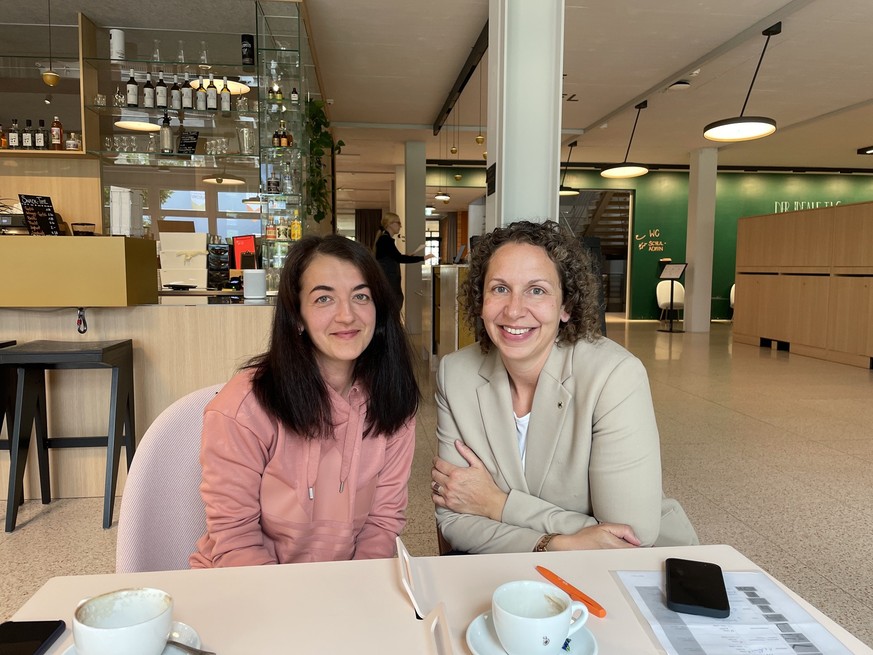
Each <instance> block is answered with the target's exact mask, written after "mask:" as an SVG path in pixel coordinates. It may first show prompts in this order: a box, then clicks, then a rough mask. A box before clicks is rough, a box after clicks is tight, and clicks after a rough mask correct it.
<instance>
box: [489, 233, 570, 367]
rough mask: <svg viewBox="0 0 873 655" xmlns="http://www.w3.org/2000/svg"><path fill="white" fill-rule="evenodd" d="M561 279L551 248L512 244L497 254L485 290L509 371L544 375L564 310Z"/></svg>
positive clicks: (565, 317) (494, 339)
mask: <svg viewBox="0 0 873 655" xmlns="http://www.w3.org/2000/svg"><path fill="white" fill-rule="evenodd" d="M562 303H563V297H562V293H561V280H560V278H559V276H558V269H557V267H556V266H555V264H554V262H553V261H552V260H551V259H549V256H548V255H547V254H546V251H545V249H543V248H541V247H540V246H534V245H530V244H527V243H507V244H505V245H503V246H500V247H499V248H498V249H497V250H496V251H495V252H494V254H493V255H492V256H491V261H490V262H489V263H488V270H487V271H486V273H485V283H484V287H483V290H482V321H483V323H484V324H485V330H486V331H487V332H488V336H489V337H490V338H491V341H492V342H493V343H494V345H495V346H496V347H497V350H498V351H499V352H500V357H501V358H502V359H503V363H504V365H505V366H506V367H507V370H509V371H510V373H512V370H518V371H522V370H523V371H527V372H534V373H536V374H539V371H540V370H542V367H543V365H544V364H545V362H546V359H548V356H549V352H550V351H551V349H552V345H553V344H554V343H555V338H556V337H557V336H558V327H559V326H560V322H561V321H567V320H569V318H570V316H569V314H568V313H567V312H566V311H564V307H563V304H562Z"/></svg>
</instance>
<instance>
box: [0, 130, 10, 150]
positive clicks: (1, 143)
mask: <svg viewBox="0 0 873 655" xmlns="http://www.w3.org/2000/svg"><path fill="white" fill-rule="evenodd" d="M8 147H9V141H8V140H7V138H6V132H4V131H3V125H2V124H0V150H6V149H7V148H8Z"/></svg>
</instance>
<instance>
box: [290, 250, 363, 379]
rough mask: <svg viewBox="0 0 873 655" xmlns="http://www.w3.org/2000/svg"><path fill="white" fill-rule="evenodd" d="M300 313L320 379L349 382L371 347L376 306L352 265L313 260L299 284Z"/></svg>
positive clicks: (322, 258)
mask: <svg viewBox="0 0 873 655" xmlns="http://www.w3.org/2000/svg"><path fill="white" fill-rule="evenodd" d="M300 314H301V317H302V319H303V325H304V328H305V330H306V333H307V334H308V335H309V338H310V339H311V340H312V343H313V344H314V345H315V350H316V359H317V361H318V365H319V368H320V369H321V373H322V375H323V376H324V377H325V378H326V379H328V380H329V381H336V380H337V379H339V378H345V381H346V382H351V375H352V370H353V369H354V365H355V360H357V358H358V357H359V356H360V354H361V353H362V352H364V350H365V349H366V348H367V346H368V345H370V341H371V339H372V338H373V332H374V330H375V328H376V306H375V304H374V303H373V299H372V297H371V294H370V287H369V286H368V285H367V282H366V280H365V279H364V276H363V274H362V273H361V271H360V270H358V268H357V267H356V266H355V265H354V264H352V263H351V262H347V261H343V260H341V259H337V258H336V257H331V256H329V255H316V256H315V257H314V258H313V259H312V261H311V262H310V264H309V266H308V267H307V268H306V270H305V271H304V272H303V275H302V276H301V279H300Z"/></svg>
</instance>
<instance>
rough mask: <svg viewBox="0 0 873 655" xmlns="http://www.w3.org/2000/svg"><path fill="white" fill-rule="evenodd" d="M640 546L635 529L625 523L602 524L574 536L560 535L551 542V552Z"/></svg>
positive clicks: (582, 530)
mask: <svg viewBox="0 0 873 655" xmlns="http://www.w3.org/2000/svg"><path fill="white" fill-rule="evenodd" d="M639 545H640V540H639V539H637V536H636V535H635V534H634V531H633V528H631V527H630V526H629V525H624V524H623V523H600V524H598V525H592V526H589V527H587V528H582V529H581V530H579V531H578V532H576V533H574V534H559V535H557V536H555V537H553V538H552V540H551V541H550V542H549V550H596V549H601V548H633V547H635V546H639Z"/></svg>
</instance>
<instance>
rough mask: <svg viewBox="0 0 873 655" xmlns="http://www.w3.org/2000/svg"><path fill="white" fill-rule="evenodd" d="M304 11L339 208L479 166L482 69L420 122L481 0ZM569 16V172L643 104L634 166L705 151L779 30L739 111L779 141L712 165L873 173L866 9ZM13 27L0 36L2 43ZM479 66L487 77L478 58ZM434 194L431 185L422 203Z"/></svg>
mask: <svg viewBox="0 0 873 655" xmlns="http://www.w3.org/2000/svg"><path fill="white" fill-rule="evenodd" d="M6 4H8V5H9V6H7V7H4V14H3V17H2V20H4V21H5V22H7V23H13V24H14V23H20V24H34V23H35V24H44V23H45V14H46V9H45V3H44V2H39V1H38V0H37V2H36V3H33V2H31V3H6ZM304 5H305V8H306V11H307V13H308V16H309V23H310V28H311V42H312V46H313V47H314V50H315V54H316V57H317V63H318V67H319V71H320V76H321V80H322V82H323V84H324V88H323V92H324V97H325V98H329V99H331V100H332V101H333V104H332V105H331V106H330V108H329V112H330V116H331V119H332V121H333V125H334V132H335V136H336V137H337V138H339V139H342V140H343V141H345V143H346V147H345V149H344V150H343V154H342V156H340V157H339V158H338V174H337V185H338V187H340V188H341V189H342V190H341V191H339V193H338V203H339V207H340V209H341V210H343V211H346V212H348V211H351V210H352V209H353V208H355V207H382V208H387V207H388V205H389V198H390V193H391V184H392V181H393V179H394V170H395V167H396V166H398V165H402V163H403V144H404V142H405V141H407V140H420V141H424V142H425V143H426V144H427V157H428V158H429V159H442V158H452V156H451V155H447V149H448V146H449V145H451V143H452V142H455V141H457V142H458V144H459V147H460V152H459V154H458V157H459V158H461V159H468V160H472V161H477V162H481V161H482V156H481V151H482V149H483V148H482V147H480V146H477V145H476V144H475V143H474V141H473V137H474V136H475V134H476V133H477V131H478V129H479V124H480V115H481V120H482V121H484V120H485V117H486V116H487V106H486V104H487V99H485V98H482V99H481V105H482V106H481V114H480V97H479V86H480V79H479V75H480V73H479V72H476V73H475V74H474V75H473V77H472V78H471V80H470V83H469V84H468V85H467V88H466V89H465V90H464V92H463V94H462V96H461V99H460V102H459V104H458V106H457V107H456V113H453V114H452V115H451V116H450V117H449V120H448V122H447V125H448V126H449V129H444V130H443V135H442V137H434V136H433V134H432V130H431V129H430V126H431V125H432V124H433V122H434V120H435V118H436V116H437V115H438V113H439V110H440V109H441V107H442V105H443V102H444V101H445V99H446V96H447V95H448V93H449V91H450V90H451V88H452V85H453V84H454V82H455V79H456V78H457V76H458V74H459V72H460V70H461V68H462V65H463V63H464V61H465V60H466V58H467V56H468V54H469V53H470V50H471V48H472V47H473V45H474V44H475V42H476V39H477V37H478V36H479V33H480V32H481V31H482V28H483V26H484V25H485V24H486V21H487V19H488V2H487V0H305V2H304ZM565 7H566V11H565V38H564V44H565V48H564V72H565V75H566V76H565V78H564V92H565V94H566V95H567V96H572V97H573V99H574V100H575V101H572V102H571V101H567V102H564V103H563V129H564V135H565V138H564V140H563V143H564V145H566V144H567V143H569V142H570V141H572V140H573V139H574V138H575V137H574V134H579V133H582V134H581V136H578V138H577V141H578V147H577V148H576V149H575V150H574V151H573V161H574V162H590V163H604V162H616V161H621V159H622V158H623V157H624V153H625V150H626V148H627V144H628V138H629V136H630V131H631V127H632V125H633V120H634V116H635V114H636V111H635V110H634V108H633V107H634V105H635V104H636V103H638V102H639V101H640V100H643V99H647V100H648V108H647V109H646V110H644V111H643V112H642V114H641V116H640V120H639V125H638V127H637V130H636V134H635V136H634V142H633V148H632V150H631V153H630V157H629V159H631V160H636V161H643V162H646V163H651V164H671V165H687V164H688V162H689V158H690V154H689V153H690V152H691V151H693V150H695V149H697V148H701V147H711V146H713V145H715V144H713V143H711V142H709V141H706V140H705V139H704V138H703V136H702V131H703V126H704V125H706V124H707V123H710V122H712V121H714V120H717V119H720V118H726V117H729V116H735V115H737V114H739V112H740V109H741V107H742V104H743V100H744V98H745V95H746V92H747V91H748V88H749V84H750V82H751V80H752V75H753V73H754V71H755V66H756V64H757V61H758V58H759V56H760V54H761V50H762V48H763V46H764V41H765V39H764V37H763V36H762V35H761V31H762V30H763V29H764V28H766V27H768V26H769V25H771V24H773V23H775V22H777V21H779V20H781V21H782V34H780V35H778V36H774V37H773V38H772V39H771V40H770V44H769V46H768V49H767V54H766V57H765V58H764V61H763V64H762V66H761V70H760V72H759V74H758V78H757V81H756V83H755V88H754V90H753V92H752V95H751V98H750V100H749V104H748V107H747V110H746V114H750V115H766V116H770V117H772V118H774V119H775V120H776V121H777V123H778V126H779V131H778V132H777V133H776V134H775V135H773V136H771V137H769V138H766V139H762V140H759V141H753V142H747V143H742V144H732V145H723V146H721V147H720V149H719V164H720V165H725V166H747V167H791V168H829V169H859V168H862V169H870V170H871V172H873V159H868V158H867V157H864V156H860V155H857V154H856V150H857V149H858V148H860V147H862V146H866V145H870V144H873V74H871V72H870V62H871V61H873V39H871V38H870V30H871V27H873V1H871V0H730V1H727V0H656V1H651V0H567V1H566V3H565ZM52 11H53V21H54V22H56V23H61V24H69V25H72V24H75V12H76V11H82V12H83V13H85V14H86V15H88V16H89V17H90V18H91V19H92V20H93V21H94V22H95V23H96V24H98V25H100V26H104V27H125V26H137V27H154V28H160V29H182V30H202V31H203V32H211V31H216V32H228V31H230V32H237V33H239V32H245V31H253V29H254V11H253V9H252V2H251V0H186V2H181V3H180V2H172V3H170V2H167V0H154V1H153V2H150V3H143V2H139V1H138V0H116V1H115V2H106V1H105V0H67V1H66V2H57V0H55V1H54V2H53V5H52ZM231 25H232V26H233V28H232V29H229V28H228V26H231ZM9 29H10V28H9V27H8V26H0V30H3V31H4V32H6V36H7V37H8V36H9V35H10V33H9ZM482 63H483V65H482V66H481V67H480V70H481V71H482V72H485V70H486V69H487V56H486V58H485V59H484V60H483V62H482ZM678 79H688V80H690V81H691V87H690V89H689V90H687V91H683V92H668V91H665V89H666V87H667V86H668V85H669V84H670V83H671V82H673V81H675V80H678ZM482 88H483V89H484V88H487V78H486V77H483V79H482ZM456 125H457V126H458V127H459V129H458V130H457V132H456V130H455V126H456ZM601 125H606V127H604V128H601V127H600V126H601ZM583 132H584V133H583ZM486 147H487V144H486ZM563 152H564V154H565V156H566V149H564V151H563ZM435 191H436V188H429V189H428V194H429V199H430V198H432V194H433V193H434V192H435ZM481 194H482V192H481V190H479V189H476V190H469V191H467V192H466V193H465V192H455V191H454V190H453V194H452V195H453V199H452V202H451V203H450V205H448V206H446V207H440V209H444V210H455V209H463V208H465V207H466V204H467V203H468V202H470V201H471V200H472V199H474V198H475V197H477V196H481Z"/></svg>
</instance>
